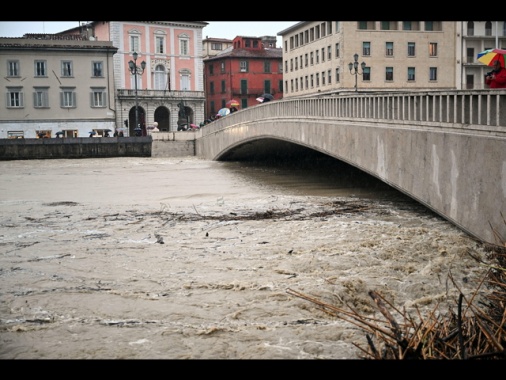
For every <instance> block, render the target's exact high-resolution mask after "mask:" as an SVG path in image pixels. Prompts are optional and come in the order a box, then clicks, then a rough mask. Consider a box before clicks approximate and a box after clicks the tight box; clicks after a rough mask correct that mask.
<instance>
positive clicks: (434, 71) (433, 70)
mask: <svg viewBox="0 0 506 380" xmlns="http://www.w3.org/2000/svg"><path fill="white" fill-rule="evenodd" d="M429 80H437V67H429Z"/></svg>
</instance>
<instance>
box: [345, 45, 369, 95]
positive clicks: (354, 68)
mask: <svg viewBox="0 0 506 380" xmlns="http://www.w3.org/2000/svg"><path fill="white" fill-rule="evenodd" d="M353 60H354V61H353V62H350V63H348V67H349V68H350V74H351V75H355V91H358V86H357V75H362V74H363V73H364V69H365V62H363V61H362V63H361V64H360V67H361V68H362V72H361V73H359V72H358V54H357V53H355V54H354V55H353Z"/></svg>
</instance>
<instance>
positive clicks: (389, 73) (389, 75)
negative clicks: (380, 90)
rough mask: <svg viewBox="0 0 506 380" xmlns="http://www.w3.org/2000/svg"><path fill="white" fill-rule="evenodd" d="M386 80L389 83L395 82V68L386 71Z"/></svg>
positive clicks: (388, 68)
mask: <svg viewBox="0 0 506 380" xmlns="http://www.w3.org/2000/svg"><path fill="white" fill-rule="evenodd" d="M385 80H387V81H393V80H394V68H393V67H387V68H386V69H385Z"/></svg>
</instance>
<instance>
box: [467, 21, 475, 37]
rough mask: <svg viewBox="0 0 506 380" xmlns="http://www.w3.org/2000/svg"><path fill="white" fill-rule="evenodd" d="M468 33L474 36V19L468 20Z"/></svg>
mask: <svg viewBox="0 0 506 380" xmlns="http://www.w3.org/2000/svg"><path fill="white" fill-rule="evenodd" d="M467 35H468V36H474V21H468V22H467Z"/></svg>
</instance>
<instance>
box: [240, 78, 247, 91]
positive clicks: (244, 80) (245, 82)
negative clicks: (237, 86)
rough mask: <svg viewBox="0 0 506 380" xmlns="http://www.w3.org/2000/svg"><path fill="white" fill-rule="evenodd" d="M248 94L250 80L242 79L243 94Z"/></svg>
mask: <svg viewBox="0 0 506 380" xmlns="http://www.w3.org/2000/svg"><path fill="white" fill-rule="evenodd" d="M247 94H248V81H247V80H246V79H241V95H247Z"/></svg>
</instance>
